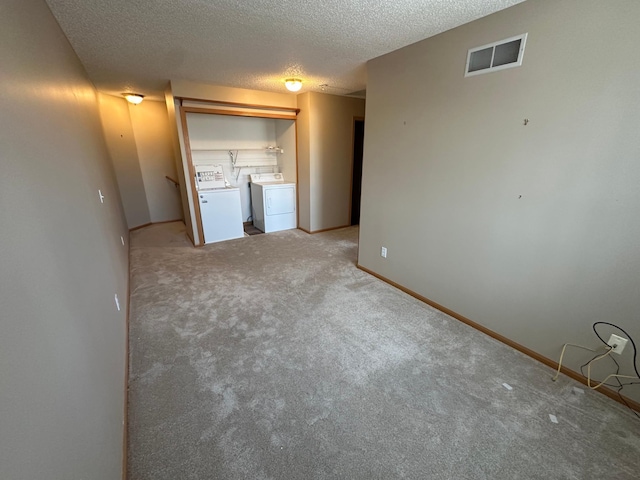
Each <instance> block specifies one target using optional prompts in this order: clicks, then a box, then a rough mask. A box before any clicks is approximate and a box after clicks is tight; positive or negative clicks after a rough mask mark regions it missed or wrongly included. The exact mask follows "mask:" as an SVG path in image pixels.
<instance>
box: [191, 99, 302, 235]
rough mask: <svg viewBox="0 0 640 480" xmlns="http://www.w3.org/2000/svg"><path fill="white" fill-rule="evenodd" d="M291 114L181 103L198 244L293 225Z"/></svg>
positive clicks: (294, 174)
mask: <svg viewBox="0 0 640 480" xmlns="http://www.w3.org/2000/svg"><path fill="white" fill-rule="evenodd" d="M296 113H297V112H296V111H291V112H285V113H282V112H280V113H277V112H276V113H274V112H271V111H269V110H259V111H255V110H250V111H247V109H245V108H239V107H231V108H226V109H225V110H224V111H222V110H219V109H211V108H202V107H201V106H198V105H195V106H194V105H189V104H187V105H183V106H182V107H181V115H182V127H183V135H184V140H185V142H184V143H185V148H186V151H187V158H186V160H187V162H188V170H189V173H190V182H191V190H192V196H193V200H194V202H193V206H194V212H195V216H196V218H195V220H196V222H195V223H196V224H197V226H198V232H199V237H200V244H208V243H214V242H219V241H224V240H230V239H234V238H242V237H244V236H248V235H250V234H255V233H262V232H266V233H269V232H274V231H279V230H286V229H292V228H297V226H298V198H297V193H296V184H297V180H298V178H297V155H296V151H297V147H296V117H295V114H296ZM196 245H197V243H196Z"/></svg>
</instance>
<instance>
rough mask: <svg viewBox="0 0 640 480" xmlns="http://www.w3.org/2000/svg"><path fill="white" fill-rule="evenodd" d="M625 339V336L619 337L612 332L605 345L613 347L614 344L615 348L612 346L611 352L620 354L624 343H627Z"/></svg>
mask: <svg viewBox="0 0 640 480" xmlns="http://www.w3.org/2000/svg"><path fill="white" fill-rule="evenodd" d="M627 341H628V340H627V339H626V338H622V337H619V336H618V335H614V334H613V333H612V334H611V336H610V337H609V341H608V342H607V345H609V346H610V347H613V346H614V345H616V348H614V349H613V350H612V352H613V353H617V354H618V355H620V354H621V353H622V351H623V350H624V347H625V345H627Z"/></svg>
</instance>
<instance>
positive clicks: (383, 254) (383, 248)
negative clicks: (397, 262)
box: [380, 247, 387, 258]
mask: <svg viewBox="0 0 640 480" xmlns="http://www.w3.org/2000/svg"><path fill="white" fill-rule="evenodd" d="M380 256H381V257H382V258H387V247H382V248H381V249H380Z"/></svg>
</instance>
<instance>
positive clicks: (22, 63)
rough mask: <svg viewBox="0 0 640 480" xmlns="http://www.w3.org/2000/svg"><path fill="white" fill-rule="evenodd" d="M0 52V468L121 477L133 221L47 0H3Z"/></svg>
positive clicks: (91, 101) (58, 476)
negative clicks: (128, 241) (127, 216)
mask: <svg viewBox="0 0 640 480" xmlns="http://www.w3.org/2000/svg"><path fill="white" fill-rule="evenodd" d="M0 58H1V59H2V62H1V64H2V67H1V68H0V166H1V169H0V172H1V174H0V206H1V208H0V225H2V228H0V312H1V313H0V366H1V367H0V478H2V479H3V480H5V479H6V480H17V479H30V480H31V479H33V480H36V479H47V480H70V479H81V478H85V479H89V478H90V479H105V480H107V479H109V480H114V479H116V478H120V475H121V473H120V472H121V466H122V440H123V419H124V418H123V414H124V400H125V394H124V381H125V338H126V337H125V333H126V332H125V312H126V308H127V305H126V298H127V270H128V265H127V246H124V247H123V246H122V244H121V242H120V236H121V235H124V237H125V239H127V233H126V231H127V230H126V225H125V221H124V215H123V212H122V208H121V206H120V200H119V196H118V190H117V188H116V185H115V180H114V176H113V172H112V167H111V165H110V162H109V157H108V153H107V151H106V147H105V143H104V139H103V137H102V130H101V126H100V118H99V114H98V105H97V98H96V92H95V90H94V88H93V86H92V85H91V83H89V81H88V80H87V77H86V74H85V72H84V69H83V68H82V66H81V65H80V62H79V61H78V59H77V57H76V55H75V54H74V52H73V50H72V49H71V47H70V46H69V43H68V42H67V39H66V38H65V37H64V35H63V34H62V32H61V30H60V29H59V27H58V25H57V23H56V22H55V20H54V18H53V16H52V15H51V13H50V12H49V9H48V8H47V6H46V4H45V3H44V1H42V0H5V1H3V2H2V4H1V6H0ZM98 189H102V192H103V193H104V195H105V203H104V204H101V203H100V201H99V199H98ZM115 294H118V296H119V297H120V301H121V306H122V310H121V311H117V309H116V307H115V303H114V295H115Z"/></svg>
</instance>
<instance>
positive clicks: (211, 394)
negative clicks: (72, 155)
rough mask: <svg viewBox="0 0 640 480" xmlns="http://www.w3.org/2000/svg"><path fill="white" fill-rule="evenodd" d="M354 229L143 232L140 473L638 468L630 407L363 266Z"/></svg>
mask: <svg viewBox="0 0 640 480" xmlns="http://www.w3.org/2000/svg"><path fill="white" fill-rule="evenodd" d="M357 235H358V232H357V228H347V229H343V230H339V231H334V232H328V233H322V234H317V235H307V234H305V233H303V232H301V231H298V230H290V231H285V232H277V233H271V234H265V235H256V236H252V237H248V238H241V239H238V240H232V241H228V242H223V243H219V244H213V245H208V246H206V247H203V248H197V249H196V248H193V247H191V246H190V243H189V242H188V240H187V239H186V237H185V235H184V225H182V224H181V223H172V224H164V225H154V226H150V227H148V228H145V229H142V230H138V231H135V232H133V233H132V239H131V241H132V246H131V271H132V284H131V317H130V318H131V331H130V342H131V346H130V348H131V366H130V368H131V371H130V375H131V376H130V385H129V389H130V390H129V472H130V478H131V479H132V480H144V479H153V480H163V479H167V480H176V479H225V480H226V479H229V480H232V479H396V478H408V479H470V480H472V479H473V480H478V479H510V480H513V479H580V480H584V479H600V478H616V479H637V478H640V463H639V460H638V459H640V422H638V421H637V419H636V418H635V417H633V415H632V414H631V413H630V412H628V411H627V410H626V409H625V408H624V407H622V406H620V405H618V404H617V403H615V402H613V401H611V400H610V399H608V398H606V397H604V396H603V395H600V394H598V393H595V392H590V391H584V389H583V387H582V386H581V385H579V384H578V383H576V382H574V381H572V380H570V379H568V378H567V377H564V376H561V378H560V379H559V380H558V382H555V383H554V382H552V381H551V376H552V374H553V372H552V371H551V370H550V369H548V368H547V367H545V366H543V365H541V364H539V363H537V362H535V361H534V360H532V359H530V358H528V357H525V356H524V355H522V354H520V353H519V352H517V351H515V350H513V349H511V348H509V347H507V346H505V345H503V344H501V343H498V342H497V341H495V340H493V339H491V338H489V337H487V336H485V335H483V334H481V333H479V332H477V331H476V330H473V329H472V328H470V327H467V326H466V325H464V324H462V323H460V322H458V321H456V320H454V319H452V318H450V317H448V316H447V315H445V314H443V313H441V312H439V311H437V310H434V309H432V308H431V307H429V306H427V305H425V304H423V303H421V302H419V301H417V300H415V299H413V298H412V297H410V296H408V295H406V294H404V293H403V292H401V291H399V290H397V289H395V288H393V287H391V286H389V285H387V284H385V283H383V282H381V281H379V280H377V279H375V278H373V277H372V276H370V275H368V274H366V273H364V272H362V271H360V270H358V269H357V268H356V267H355V262H356V257H357ZM503 383H507V384H509V385H510V386H511V387H512V390H508V389H507V388H505V387H504V386H503ZM575 387H577V388H579V389H581V390H580V391H578V390H575ZM549 414H553V415H555V416H556V417H557V421H558V423H553V422H552V421H551V419H550V417H549Z"/></svg>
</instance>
